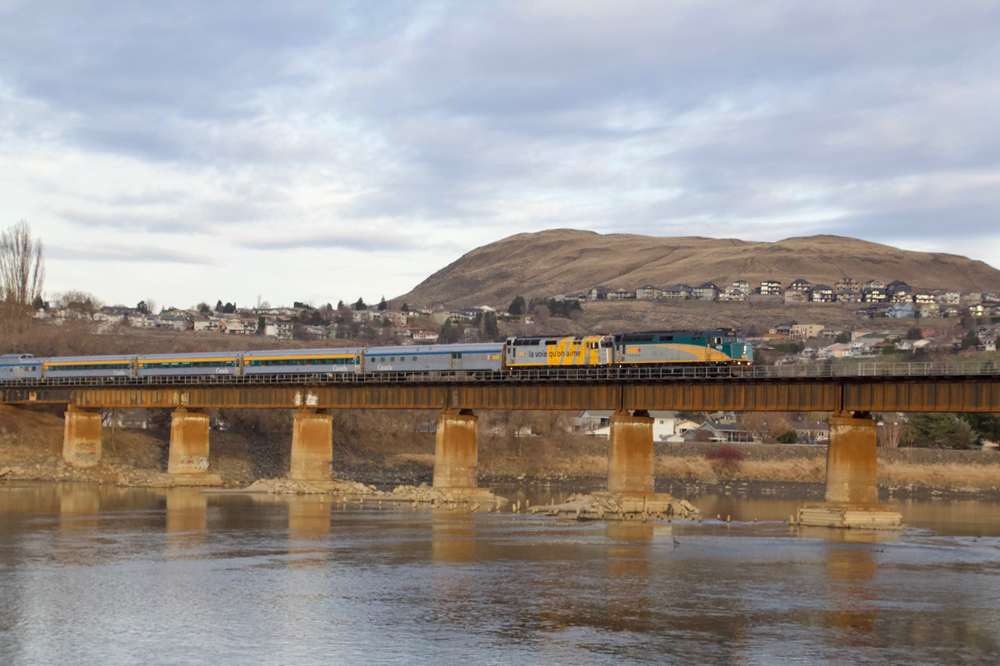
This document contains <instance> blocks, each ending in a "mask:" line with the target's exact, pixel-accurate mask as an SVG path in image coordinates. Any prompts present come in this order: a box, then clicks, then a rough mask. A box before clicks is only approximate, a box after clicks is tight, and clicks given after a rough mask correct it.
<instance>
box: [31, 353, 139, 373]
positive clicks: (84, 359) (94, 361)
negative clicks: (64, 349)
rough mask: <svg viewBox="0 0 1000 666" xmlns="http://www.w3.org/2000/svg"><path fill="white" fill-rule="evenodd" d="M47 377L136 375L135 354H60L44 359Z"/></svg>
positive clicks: (43, 366)
mask: <svg viewBox="0 0 1000 666" xmlns="http://www.w3.org/2000/svg"><path fill="white" fill-rule="evenodd" d="M42 373H43V376H44V378H45V379H80V378H83V377H95V378H111V377H126V378H127V377H133V376H135V356H59V357H54V358H45V359H42Z"/></svg>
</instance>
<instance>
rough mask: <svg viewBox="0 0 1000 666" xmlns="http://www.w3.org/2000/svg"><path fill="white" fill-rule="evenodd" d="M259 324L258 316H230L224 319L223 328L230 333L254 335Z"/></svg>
mask: <svg viewBox="0 0 1000 666" xmlns="http://www.w3.org/2000/svg"><path fill="white" fill-rule="evenodd" d="M257 324H258V322H257V317H228V318H225V319H223V320H222V326H221V330H222V331H223V332H224V333H227V334H229V335H253V334H254V333H256V332H257Z"/></svg>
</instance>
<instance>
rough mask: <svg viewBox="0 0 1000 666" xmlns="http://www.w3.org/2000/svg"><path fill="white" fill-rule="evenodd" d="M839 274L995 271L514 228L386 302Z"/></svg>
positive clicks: (854, 248) (974, 285)
mask: <svg viewBox="0 0 1000 666" xmlns="http://www.w3.org/2000/svg"><path fill="white" fill-rule="evenodd" d="M844 276H850V277H853V278H854V279H856V280H858V281H859V282H860V281H863V280H868V279H873V278H874V279H879V280H883V281H885V282H889V281H892V280H903V281H905V282H907V283H909V284H910V285H911V286H913V287H915V288H923V289H953V290H957V291H992V290H997V289H1000V270H997V269H995V268H993V267H992V266H990V265H988V264H986V263H984V262H982V261H974V260H972V259H969V258H967V257H962V256H958V255H953V254H944V253H937V252H911V251H907V250H901V249H899V248H895V247H892V246H889V245H882V244H879V243H872V242H868V241H863V240H859V239H856V238H847V237H842V236H828V235H824V236H806V237H798V238H788V239H785V240H782V241H778V242H775V243H767V242H754V241H742V240H736V239H714V238H702V237H696V236H692V237H678V238H662V237H655V236H640V235H633V234H608V235H602V234H598V233H595V232H592V231H577V230H572V229H556V230H551V231H542V232H538V233H524V234H517V235H515V236H510V237H508V238H505V239H503V240H500V241H497V242H495V243H490V244H489V245H484V246H483V247H480V248H477V249H475V250H473V251H471V252H469V253H467V254H465V255H463V256H462V257H460V258H459V259H458V260H457V261H455V262H453V263H451V264H449V265H448V266H445V267H444V268H442V269H441V270H439V271H437V272H436V273H434V274H433V275H431V276H430V277H428V278H427V279H426V280H424V281H423V282H421V283H420V284H419V285H417V286H416V287H415V288H414V289H413V290H412V291H410V292H409V293H407V294H404V295H402V296H400V297H398V298H396V299H394V301H395V302H396V304H399V303H402V302H407V303H410V304H419V305H423V306H427V307H436V306H441V305H443V306H447V307H466V306H473V305H480V304H484V303H486V304H497V305H500V304H505V303H509V302H510V301H511V299H513V298H514V297H515V296H517V295H518V294H520V295H523V296H524V297H525V298H532V297H551V296H553V295H555V294H560V293H567V292H572V291H579V290H584V289H590V288H591V287H595V286H599V285H600V286H607V287H613V288H625V289H635V288H637V287H641V286H643V285H647V284H651V285H655V286H659V287H665V286H667V285H670V284H677V283H684V284H689V285H693V286H696V285H698V284H701V283H704V282H714V283H716V284H717V285H718V286H720V287H722V288H725V287H726V286H728V285H729V284H731V283H732V282H733V281H734V280H739V279H744V280H749V281H750V283H751V284H752V285H753V286H757V284H758V283H759V282H760V281H761V280H779V281H780V282H781V283H782V284H783V285H784V286H787V285H788V283H789V282H791V281H792V280H794V279H796V278H805V279H806V280H809V281H810V282H812V283H813V284H816V283H824V284H827V285H831V286H832V285H833V284H834V283H835V282H836V281H837V280H839V279H841V278H843V277H844Z"/></svg>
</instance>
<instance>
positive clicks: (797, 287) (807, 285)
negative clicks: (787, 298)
mask: <svg viewBox="0 0 1000 666" xmlns="http://www.w3.org/2000/svg"><path fill="white" fill-rule="evenodd" d="M812 288H813V286H812V283H811V282H809V280H806V279H805V278H799V279H797V280H792V283H791V284H790V285H788V289H786V290H785V291H786V292H789V291H801V292H804V293H806V294H808V293H809V292H810V291H812Z"/></svg>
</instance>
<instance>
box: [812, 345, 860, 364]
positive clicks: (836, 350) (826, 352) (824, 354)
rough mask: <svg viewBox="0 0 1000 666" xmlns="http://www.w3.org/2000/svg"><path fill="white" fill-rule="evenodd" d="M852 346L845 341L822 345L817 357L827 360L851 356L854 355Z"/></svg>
mask: <svg viewBox="0 0 1000 666" xmlns="http://www.w3.org/2000/svg"><path fill="white" fill-rule="evenodd" d="M852 355H853V354H852V351H851V348H850V346H849V345H848V344H846V343H843V342H835V343H833V344H832V345H827V346H826V347H822V348H821V349H819V350H818V351H817V352H816V358H818V359H820V360H826V359H828V358H849V357H850V356H852Z"/></svg>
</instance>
